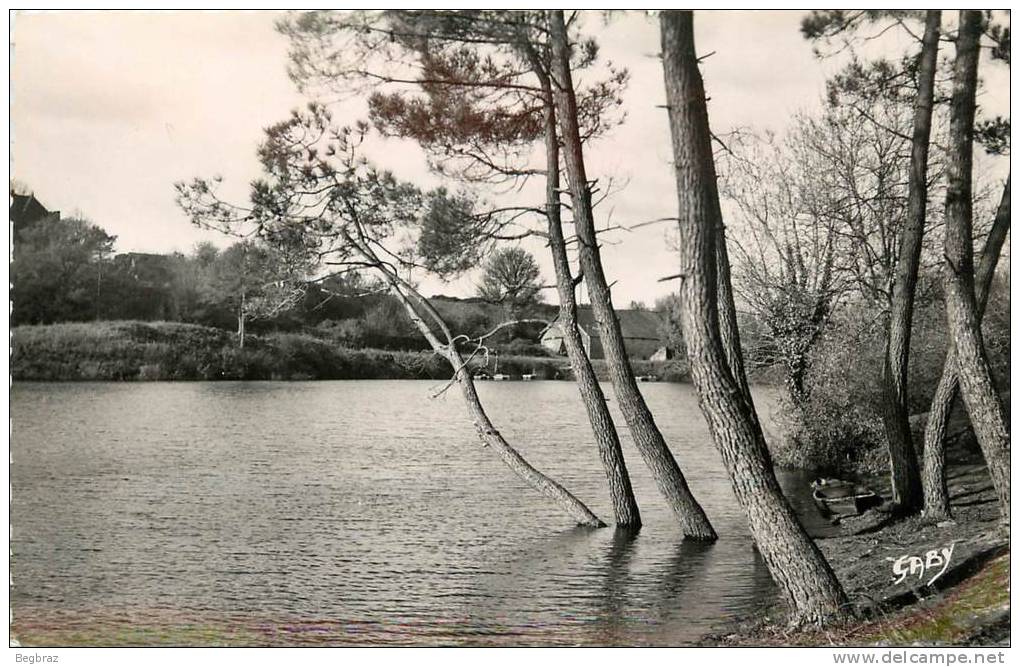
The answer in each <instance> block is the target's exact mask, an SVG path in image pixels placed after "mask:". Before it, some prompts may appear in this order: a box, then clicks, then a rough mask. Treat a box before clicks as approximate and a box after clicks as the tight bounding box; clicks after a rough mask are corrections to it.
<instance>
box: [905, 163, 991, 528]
mask: <svg viewBox="0 0 1020 667" xmlns="http://www.w3.org/2000/svg"><path fill="white" fill-rule="evenodd" d="M1009 180H1010V179H1009V178H1007V179H1006V185H1005V186H1004V187H1003V189H1002V199H1000V200H999V208H998V210H997V211H996V213H995V222H993V223H992V229H991V232H989V234H988V238H987V239H986V240H985V247H984V250H983V251H982V252H981V259H980V261H979V262H978V267H977V274H976V276H975V282H976V291H977V294H976V295H975V298H976V300H977V319H978V322H979V323H980V321H981V316H982V315H983V314H984V312H985V306H986V305H987V303H988V292H989V291H990V290H991V287H992V279H993V278H994V277H995V267H996V265H997V264H998V263H999V255H1000V254H1001V253H1002V245H1003V243H1005V241H1006V235H1007V234H1008V233H1009ZM959 387H960V384H959V381H958V379H957V375H956V350H955V349H954V348H953V347H952V346H950V348H949V353H948V354H947V355H946V361H945V364H943V366H942V377H941V378H940V379H939V384H938V386H937V387H936V388H935V397H934V398H932V401H931V409H930V410H929V411H928V424H927V425H926V426H925V429H924V457H923V459H922V460H923V467H922V475H921V482H922V486H923V488H924V516H925V518H927V519H930V520H932V521H944V520H945V519H948V518H949V517H950V509H949V489H948V488H947V487H946V430H947V428H948V425H949V415H950V414H951V413H952V411H953V404H954V403H955V402H956V395H957V393H959Z"/></svg>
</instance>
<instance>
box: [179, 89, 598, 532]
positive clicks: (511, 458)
mask: <svg viewBox="0 0 1020 667" xmlns="http://www.w3.org/2000/svg"><path fill="white" fill-rule="evenodd" d="M366 130H367V127H366V126H360V127H357V128H353V129H352V128H335V127H333V125H332V120H331V116H330V114H329V112H328V111H327V110H326V109H325V108H323V107H322V106H321V105H316V104H311V105H309V109H308V110H307V111H304V112H294V113H293V114H292V116H291V118H290V119H289V120H287V121H284V122H282V123H279V124H277V125H274V126H273V127H271V128H269V129H268V130H267V138H266V140H265V142H264V143H263V144H262V146H261V147H260V148H259V157H260V160H261V162H262V166H263V169H264V171H265V172H266V178H265V179H264V180H260V181H256V182H255V183H254V184H253V185H252V191H251V206H250V208H247V209H242V208H239V207H235V206H230V205H228V204H226V203H225V202H223V201H221V200H220V199H219V198H218V197H217V196H216V192H215V187H214V185H211V184H210V183H209V182H207V181H203V180H195V181H193V182H192V183H190V184H179V185H178V201H179V203H180V205H181V206H182V207H183V208H184V210H185V211H186V212H188V213H189V215H190V216H191V218H192V220H193V221H194V222H195V223H196V224H199V225H202V226H207V227H213V228H218V229H221V230H223V231H227V232H231V231H234V230H235V229H236V228H237V226H238V225H241V226H244V225H248V226H252V227H253V229H252V230H251V232H253V233H256V234H257V235H258V236H259V238H261V239H263V240H264V241H265V242H266V243H268V244H270V245H273V246H274V247H277V248H282V249H286V250H287V251H288V252H290V253H292V254H294V255H296V256H299V257H303V258H306V259H308V260H310V261H315V262H317V263H322V264H324V265H326V266H329V267H331V268H332V269H333V270H335V271H355V270H365V269H368V270H371V271H374V272H375V273H376V274H377V275H378V276H379V278H380V279H382V280H383V281H384V282H385V284H386V285H387V287H388V288H389V291H390V293H391V294H392V295H393V296H394V297H395V298H396V299H397V300H398V301H399V302H400V303H401V304H402V306H403V307H404V309H405V310H406V312H407V314H408V316H409V317H410V318H411V320H412V321H413V322H414V324H415V326H416V327H417V328H418V330H419V332H420V333H421V335H422V336H423V337H424V338H425V339H426V340H427V341H428V342H429V344H430V346H431V347H432V348H433V350H435V352H436V353H437V354H439V355H441V356H442V357H443V358H445V359H446V360H447V361H448V362H449V363H450V365H451V367H452V368H453V378H452V379H451V381H450V385H447V386H448V387H449V386H451V385H453V384H456V385H458V386H459V387H460V390H461V394H462V396H463V398H464V401H465V404H466V406H467V408H468V413H469V415H470V417H471V420H472V422H473V423H474V426H475V431H476V433H477V434H478V437H479V439H480V440H481V441H482V444H483V446H485V447H489V448H491V449H492V450H493V451H494V452H495V453H496V454H497V455H498V456H499V457H500V459H501V460H502V461H503V462H504V463H505V464H506V465H507V466H508V467H509V468H510V469H511V470H512V471H513V472H514V473H515V474H516V475H517V476H518V477H519V478H521V479H522V480H523V481H525V482H526V483H527V484H528V485H529V486H531V487H532V488H534V489H535V490H537V491H539V492H540V493H542V494H543V495H545V496H546V497H547V498H549V499H550V500H552V501H553V502H555V503H556V504H557V505H558V506H560V507H561V508H562V509H563V510H564V511H565V512H567V513H568V514H569V515H570V516H571V517H573V518H574V519H575V520H576V521H577V522H578V523H579V524H582V525H588V526H596V527H598V526H603V525H605V524H603V523H602V521H601V520H600V519H599V518H598V517H597V516H595V514H593V513H592V512H591V510H589V509H588V508H587V507H586V506H585V505H584V504H583V503H582V502H581V501H579V500H578V499H577V498H576V497H574V496H573V495H572V494H571V493H570V492H569V491H567V490H566V489H565V488H563V487H562V486H561V485H560V484H558V483H556V482H555V481H554V480H552V479H551V478H549V477H548V476H546V475H545V474H543V473H542V472H540V471H538V470H537V469H535V468H534V467H533V466H531V465H530V464H529V463H528V462H527V461H526V460H525V459H524V458H523V457H522V456H521V455H520V453H519V452H518V451H517V450H515V449H514V448H513V447H511V446H510V444H509V443H508V442H507V441H506V440H505V439H504V437H503V436H502V435H501V434H500V432H499V431H498V430H497V429H496V427H495V426H494V424H493V423H492V421H491V420H490V418H489V416H488V414H487V413H486V412H485V410H484V408H483V407H482V404H481V401H480V400H479V397H478V394H477V392H476V390H475V386H474V381H473V379H472V376H471V372H470V368H469V362H470V360H471V358H472V357H473V356H474V355H476V354H478V353H479V352H480V351H481V350H482V349H483V348H484V343H485V339H486V337H485V336H484V335H483V336H480V337H478V338H475V339H473V340H472V339H470V338H469V337H468V336H463V335H457V334H455V333H454V332H453V331H451V329H450V328H449V326H448V325H447V324H446V322H445V321H444V320H443V318H442V316H441V315H440V314H439V312H438V311H437V310H436V309H435V308H434V307H433V306H432V305H431V304H430V303H429V301H428V300H427V299H425V298H424V297H423V296H422V295H421V294H420V293H419V292H418V291H417V290H416V289H415V287H414V284H413V283H412V282H411V280H409V279H408V278H405V277H403V276H402V275H401V274H402V273H406V272H407V271H408V270H413V269H421V270H440V268H439V267H441V270H442V271H443V272H444V273H454V272H456V271H457V270H463V268H464V267H465V266H468V265H471V264H473V263H474V261H475V260H476V259H477V255H478V254H479V253H480V252H481V250H482V249H483V248H484V239H486V238H489V237H490V236H491V235H498V230H499V229H500V228H501V227H502V226H503V225H504V224H505V221H504V220H502V219H501V218H499V217H498V216H494V215H492V214H489V213H482V214H476V213H475V208H476V204H477V202H476V200H475V199H474V198H473V197H472V196H470V195H469V194H466V193H462V194H457V195H454V194H450V193H448V192H446V191H445V190H443V189H438V190H433V191H431V192H421V191H420V190H418V188H416V187H414V186H413V185H411V184H409V183H405V182H402V181H399V180H398V179H396V178H395V177H394V176H393V175H392V174H390V173H388V172H383V171H379V170H377V169H376V168H375V167H373V166H372V165H371V163H369V162H368V161H367V160H366V159H365V158H364V157H363V156H362V155H360V154H359V146H360V144H361V138H362V137H363V135H364V132H365V131H366ZM451 216H458V217H460V218H462V220H461V222H460V223H459V224H457V225H451V224H450V217H451ZM422 225H426V226H427V225H440V226H442V227H443V228H445V229H453V230H457V231H456V234H457V235H458V236H459V237H460V238H459V239H452V240H450V242H449V243H446V244H443V246H442V248H441V252H438V254H433V253H432V252H430V246H425V247H423V246H422V244H421V243H420V240H421V234H420V227H421V226H422ZM251 232H249V233H251ZM415 236H417V237H418V241H419V243H417V244H410V245H411V247H410V248H408V247H407V243H406V242H407V240H408V238H407V237H411V238H414V237H415ZM471 237H474V238H475V239H476V240H482V241H483V242H481V243H478V244H477V245H475V246H472V245H471V244H469V243H468V242H467V240H468V239H469V238H471ZM431 248H432V249H435V248H434V247H431ZM451 248H457V249H458V252H459V255H458V258H456V259H455V260H454V259H452V258H451V257H450V254H449V253H450V249H451ZM437 250H438V249H437ZM472 344H473V345H474V349H473V351H472V353H471V355H470V356H469V357H468V358H466V359H465V358H464V357H463V356H462V354H461V352H460V349H459V347H458V345H468V346H470V345H472Z"/></svg>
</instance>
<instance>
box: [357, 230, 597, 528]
mask: <svg viewBox="0 0 1020 667" xmlns="http://www.w3.org/2000/svg"><path fill="white" fill-rule="evenodd" d="M346 240H347V241H348V242H349V243H350V244H351V245H352V246H353V247H355V248H356V249H357V251H358V253H359V254H360V255H361V256H362V257H363V258H364V259H365V261H366V262H368V263H369V264H370V265H372V266H374V267H375V268H376V269H377V270H378V271H379V272H380V273H381V274H382V276H383V278H384V279H385V280H386V282H387V283H388V284H389V286H390V293H392V294H393V295H394V296H395V297H396V298H397V300H399V301H400V303H401V304H402V305H403V306H404V310H405V311H406V312H407V314H408V316H409V317H410V318H411V320H412V321H413V322H414V324H415V326H416V327H417V328H418V331H419V332H421V334H422V336H424V337H425V340H427V341H428V342H429V345H430V346H431V347H432V349H433V350H435V351H436V353H438V354H440V355H442V357H443V358H444V359H446V360H447V361H448V362H450V365H451V366H452V367H453V370H454V378H455V379H456V382H457V384H458V385H459V386H460V391H461V395H462V396H463V398H464V403H465V404H466V406H467V409H468V414H470V416H471V421H472V423H473V424H474V427H475V432H476V433H477V434H478V437H479V439H480V440H481V441H482V446H484V447H489V448H491V449H492V450H493V451H494V452H495V453H496V455H497V456H499V458H500V459H502V461H503V463H504V464H506V466H507V467H508V468H510V470H511V471H513V473H514V474H515V475H517V476H518V477H519V478H520V479H522V480H523V481H524V482H525V483H527V484H528V486H530V487H531V488H533V489H535V490H536V491H538V492H539V493H541V494H542V495H544V496H545V497H546V498H549V499H550V500H552V501H553V502H554V503H556V504H557V505H559V507H560V508H561V509H563V510H564V511H565V512H566V513H567V514H569V515H570V516H571V517H573V518H574V520H575V521H577V523H578V524H580V525H582V526H589V527H592V528H602V527H604V526H605V525H606V524H605V523H603V522H602V520H601V519H599V518H598V517H597V516H596V515H595V513H594V512H592V511H591V510H590V509H588V507H587V506H586V505H585V504H584V503H582V502H581V501H580V500H578V499H577V497H576V496H574V495H573V494H572V493H570V492H569V491H567V490H566V489H565V488H564V487H563V486H561V485H560V484H559V483H557V482H556V481H555V480H553V479H552V478H551V477H549V476H548V475H546V474H544V473H542V472H541V471H540V470H538V469H536V468H535V467H534V466H532V465H531V464H530V463H528V462H527V460H525V458H524V457H523V456H521V454H520V452H518V451H517V450H516V449H514V448H513V447H511V446H510V443H508V442H507V441H506V439H505V438H503V436H502V435H501V434H500V432H499V431H497V430H496V427H495V426H494V425H493V424H492V420H490V419H489V415H488V414H487V413H486V412H485V408H484V407H483V406H482V402H481V400H480V399H479V398H478V392H477V391H476V389H475V381H474V378H472V377H471V373H470V370H469V369H468V367H467V364H466V363H465V361H464V359H463V357H461V355H460V352H458V351H457V347H456V346H455V345H454V344H453V335H452V333H451V332H450V331H449V329H448V328H447V327H446V325H445V323H444V322H443V319H442V316H441V315H440V314H439V312H438V311H436V309H435V308H433V307H432V305H431V304H430V303H429V302H428V300H427V299H425V298H424V297H423V296H421V295H420V294H418V292H417V291H415V290H414V289H413V288H412V287H411V286H410V285H408V284H407V283H406V282H405V281H403V280H402V279H401V278H400V277H399V276H397V275H396V274H395V273H394V272H393V271H392V270H390V269H389V268H387V266H386V264H385V263H384V262H382V261H381V260H380V259H379V258H378V257H377V256H376V255H375V254H374V253H373V252H372V250H371V249H370V248H368V247H366V246H365V245H363V244H361V243H359V242H358V241H357V239H355V238H353V237H351V236H348V237H346ZM419 308H420V309H421V310H424V311H425V312H426V313H427V314H428V316H429V317H430V318H431V319H432V320H433V321H434V322H436V324H437V325H438V326H439V327H440V328H441V329H442V332H443V337H444V338H445V339H446V341H447V342H446V343H443V342H442V340H440V339H439V337H437V336H436V334H435V333H434V332H433V330H432V328H431V327H430V326H429V325H428V324H427V323H426V322H425V321H424V319H423V316H422V315H421V314H420V311H419Z"/></svg>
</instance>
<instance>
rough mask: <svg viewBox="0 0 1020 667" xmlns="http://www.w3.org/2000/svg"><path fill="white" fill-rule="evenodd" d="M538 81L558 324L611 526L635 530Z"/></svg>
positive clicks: (550, 113) (549, 114) (552, 116)
mask: <svg viewBox="0 0 1020 667" xmlns="http://www.w3.org/2000/svg"><path fill="white" fill-rule="evenodd" d="M540 78H541V79H542V88H543V94H544V96H545V108H544V110H543V113H544V116H545V149H546V217H547V220H548V227H549V246H550V248H551V250H552V254H553V266H554V267H555V270H556V291H557V293H558V294H559V299H560V310H559V318H558V319H559V326H560V330H561V331H562V332H563V342H564V346H565V347H566V349H567V357H568V358H569V359H570V367H571V369H572V370H573V371H574V378H575V379H576V382H577V387H578V390H579V391H580V393H581V400H582V401H583V403H584V407H585V410H586V411H587V412H588V421H590V422H591V427H592V432H593V434H594V436H595V443H596V444H597V445H598V449H599V457H600V458H601V459H602V467H603V469H604V470H605V473H606V479H607V480H608V482H609V497H610V499H611V500H612V503H613V514H614V516H615V518H616V525H617V526H620V527H630V528H637V527H639V526H640V525H641V513H640V511H639V510H638V505H637V501H636V500H635V498H634V490H633V488H632V487H631V483H630V475H629V474H628V472H627V464H626V462H625V461H624V458H623V449H622V448H621V447H620V437H619V435H618V434H617V433H616V425H615V424H614V423H613V417H612V415H611V414H610V412H609V406H608V405H607V404H606V397H605V394H603V393H602V387H600V386H599V381H598V378H597V377H596V375H595V370H594V369H593V368H592V366H591V361H590V360H589V359H588V355H587V354H586V352H585V349H584V341H582V340H581V332H580V329H579V328H578V325H577V295H576V293H575V289H576V286H575V283H574V279H573V276H572V275H571V270H570V262H569V260H568V259H567V244H566V241H565V239H564V237H563V223H562V220H561V216H560V211H561V205H560V149H559V140H558V133H557V131H556V109H555V107H554V106H553V100H552V84H551V82H550V81H549V79H548V77H547V76H545V75H544V73H543V74H542V75H541V77H540Z"/></svg>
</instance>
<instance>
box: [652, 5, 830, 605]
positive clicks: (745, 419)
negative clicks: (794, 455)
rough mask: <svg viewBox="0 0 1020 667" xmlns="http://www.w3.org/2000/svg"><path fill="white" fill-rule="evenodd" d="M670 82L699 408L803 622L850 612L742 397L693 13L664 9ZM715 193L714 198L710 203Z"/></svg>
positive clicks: (683, 312) (687, 326) (685, 323)
mask: <svg viewBox="0 0 1020 667" xmlns="http://www.w3.org/2000/svg"><path fill="white" fill-rule="evenodd" d="M660 21H661V30H662V59H663V68H664V75H665V82H666V103H667V106H668V109H669V123H670V131H671V135H672V141H673V156H674V167H675V170H676V185H677V195H678V200H679V231H680V237H679V241H680V242H679V244H678V245H679V247H680V261H681V287H680V318H681V325H682V328H683V333H684V341H685V342H686V345H687V356H688V359H689V361H690V364H691V373H692V375H693V377H694V385H695V388H696V389H697V391H698V397H699V403H700V406H701V411H702V413H703V414H704V415H705V419H706V420H707V421H708V425H709V429H710V431H711V433H712V438H713V440H714V441H715V443H716V446H717V447H718V448H719V451H720V452H721V454H722V457H723V461H724V463H725V464H726V469H727V472H728V473H729V476H730V481H731V483H732V485H733V490H734V492H735V493H736V496H737V500H738V501H739V502H740V505H741V507H743V508H744V511H745V513H746V514H747V519H748V524H749V527H750V531H751V536H752V537H753V539H754V542H755V545H756V546H757V547H758V550H759V552H760V553H761V555H762V558H763V560H764V561H765V564H766V565H767V566H768V568H769V572H770V573H771V574H772V578H773V579H774V580H775V581H776V583H777V584H778V585H779V588H780V590H781V591H782V593H783V594H784V596H785V598H786V600H787V601H788V602H789V604H790V605H791V607H792V609H793V613H794V617H795V619H796V620H797V621H800V622H805V621H816V622H820V621H823V620H826V619H830V618H833V617H841V616H843V615H845V614H846V613H847V608H846V604H847V598H846V595H845V594H844V592H843V589H842V587H841V586H840V585H839V582H838V581H837V580H836V577H835V575H834V574H833V571H832V568H830V567H829V564H828V562H826V560H825V557H824V556H823V555H822V553H821V552H820V551H819V550H818V547H817V546H816V545H815V544H814V542H813V541H812V540H811V538H810V537H808V535H807V533H806V532H805V530H804V528H803V526H801V524H800V522H799V521H798V520H797V517H796V515H795V514H794V512H793V509H792V508H791V507H790V504H789V503H788V502H787V500H786V498H785V497H784V496H783V493H782V491H781V489H780V488H779V483H778V481H777V480H776V476H775V472H774V471H773V469H772V461H771V458H770V456H769V452H768V449H767V448H766V446H765V439H764V436H763V435H762V431H761V427H760V426H759V425H758V423H757V420H756V418H755V416H754V415H753V414H752V410H751V408H750V406H749V405H748V404H747V402H746V401H745V400H743V398H742V391H741V388H740V384H739V382H738V381H737V380H736V379H735V378H734V377H733V374H732V373H731V369H730V368H729V363H728V361H727V358H726V351H725V350H724V349H723V344H722V340H721V333H720V330H719V309H720V308H727V307H728V305H727V306H721V305H720V304H718V303H717V298H718V284H717V267H716V256H717V255H716V243H717V241H716V237H717V235H718V232H719V229H720V226H721V220H720V219H719V218H718V217H717V216H718V211H719V205H718V197H717V196H716V195H715V192H716V190H715V180H716V176H715V165H714V163H713V158H712V146H711V138H710V131H709V126H708V111H707V108H706V102H705V91H704V85H703V83H702V81H701V74H700V72H699V71H698V61H697V56H696V55H695V51H694V25H693V16H692V14H691V12H687V11H685V12H674V11H666V12H663V13H662V14H661V17H660ZM713 199H715V201H713Z"/></svg>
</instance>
